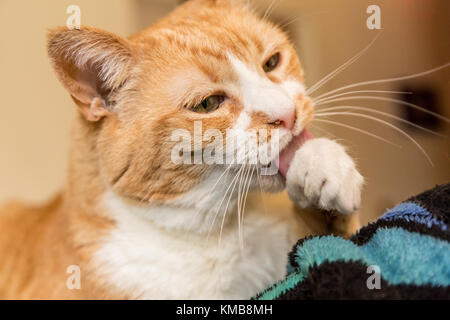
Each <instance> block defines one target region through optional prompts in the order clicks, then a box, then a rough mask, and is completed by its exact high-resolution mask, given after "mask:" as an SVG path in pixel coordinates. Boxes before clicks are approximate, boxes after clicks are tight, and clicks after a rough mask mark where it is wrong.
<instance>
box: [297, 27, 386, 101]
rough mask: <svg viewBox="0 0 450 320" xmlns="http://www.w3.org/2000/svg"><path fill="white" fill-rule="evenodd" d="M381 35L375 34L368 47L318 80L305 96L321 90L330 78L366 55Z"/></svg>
mask: <svg viewBox="0 0 450 320" xmlns="http://www.w3.org/2000/svg"><path fill="white" fill-rule="evenodd" d="M380 34H381V33H379V34H377V35H376V36H375V38H374V39H373V40H372V41H371V42H370V43H369V45H367V46H366V47H365V48H364V49H363V50H361V51H360V52H359V53H357V54H356V55H355V56H354V57H352V58H351V59H349V60H348V61H346V62H344V63H343V64H342V65H341V66H340V67H339V68H337V69H336V70H334V71H332V72H331V73H329V74H328V75H326V76H325V77H323V78H322V79H321V80H319V81H318V82H316V84H314V85H313V86H312V87H310V88H309V89H308V90H306V94H307V95H311V94H312V93H313V92H315V91H317V90H318V89H319V88H321V87H322V86H323V85H324V84H325V83H327V82H328V81H330V80H331V79H332V78H334V77H335V76H337V75H338V74H339V73H340V72H342V71H343V70H345V69H346V68H347V67H349V66H350V65H352V64H353V63H354V62H355V61H356V60H358V59H359V58H360V57H361V56H362V55H363V54H364V53H366V51H367V50H369V48H370V47H371V46H372V45H373V44H374V42H375V41H376V40H377V39H378V37H379V36H380Z"/></svg>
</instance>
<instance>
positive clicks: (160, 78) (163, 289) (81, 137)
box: [0, 0, 363, 299]
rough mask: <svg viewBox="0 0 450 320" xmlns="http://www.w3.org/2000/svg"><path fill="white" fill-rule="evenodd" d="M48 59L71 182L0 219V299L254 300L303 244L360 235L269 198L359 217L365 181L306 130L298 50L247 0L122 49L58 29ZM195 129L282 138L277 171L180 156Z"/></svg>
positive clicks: (99, 36)
mask: <svg viewBox="0 0 450 320" xmlns="http://www.w3.org/2000/svg"><path fill="white" fill-rule="evenodd" d="M48 52H49V55H50V58H51V61H52V65H53V67H54V68H55V70H56V74H57V76H58V78H59V79H60V81H61V82H62V84H63V85H64V87H65V88H66V89H67V90H68V91H69V93H70V94H71V96H72V98H73V101H74V102H75V104H76V105H77V107H78V110H79V115H78V117H77V119H76V122H75V126H74V128H73V134H72V146H71V153H70V162H69V170H68V178H67V184H66V185H65V188H64V190H63V191H62V192H61V193H60V195H59V196H57V197H56V198H55V199H54V200H53V201H52V202H51V203H50V204H49V205H47V206H45V207H28V206H24V205H22V204H10V205H8V206H6V207H5V208H4V209H2V211H1V214H0V259H1V261H2V263H1V264H0V298H3V299H5V298H6V299H16V298H18V299H30V298H31V299H81V298H85V299H109V298H120V299H138V298H141V299H202V298H206V299H216V298H217V299H219V298H224V299H238V298H242V299H246V298H250V297H251V296H253V295H254V294H256V293H257V292H258V291H260V290H262V289H264V288H265V287H267V286H269V285H271V284H273V283H274V282H276V281H277V280H279V279H281V278H282V277H283V276H284V275H285V266H286V263H287V253H288V251H289V250H290V248H291V246H292V245H293V244H294V243H295V241H296V240H297V239H298V238H299V237H302V236H306V235H310V234H324V233H329V232H337V233H340V234H344V235H347V234H349V233H351V232H353V231H354V230H355V228H357V218H356V216H354V215H340V216H338V217H335V218H331V219H330V218H328V217H327V216H326V215H324V214H323V213H321V212H319V211H314V210H302V211H299V210H291V209H289V210H287V209H286V206H283V203H281V202H271V203H264V201H261V198H260V195H259V193H260V190H262V191H264V192H278V191H282V190H283V189H284V188H285V187H286V188H287V191H288V194H289V195H290V198H291V200H292V201H293V202H294V203H295V204H297V206H298V207H303V208H306V207H316V208H321V209H326V210H336V211H340V212H342V213H344V214H349V213H352V212H354V211H355V210H356V209H357V208H358V206H359V201H360V189H361V185H362V182H363V179H362V177H361V175H360V174H359V173H358V172H357V170H356V169H355V165H354V163H353V161H352V160H351V159H350V158H349V157H348V156H347V154H346V153H345V151H344V149H343V148H342V147H341V146H339V145H338V144H336V143H335V142H333V141H330V140H327V139H320V138H316V139H314V138H313V137H312V136H311V134H310V133H309V132H308V131H307V129H306V127H307V126H308V124H309V123H310V122H311V120H312V116H313V105H312V103H311V101H310V99H309V98H308V97H307V96H305V89H304V86H303V84H302V83H303V71H302V68H301V65H300V63H299V60H298V58H297V55H296V53H295V51H294V49H293V47H292V45H291V43H290V41H289V40H288V38H287V36H286V35H285V34H284V33H283V32H282V31H281V30H280V29H279V28H278V27H276V26H274V25H273V24H271V23H269V22H267V21H263V20H262V19H260V18H258V17H257V16H256V15H255V14H254V13H253V12H252V11H251V10H250V9H249V8H247V6H246V5H245V4H243V3H241V1H229V0H215V1H214V0H191V1H188V2H187V3H186V4H184V5H182V6H180V7H179V8H178V9H176V10H175V11H174V12H173V13H172V14H170V15H169V16H168V17H166V18H165V19H163V20H161V21H159V22H158V23H156V24H155V25H154V26H152V27H150V28H148V29H146V30H144V31H142V32H140V33H138V34H137V35H134V36H132V37H130V38H128V39H123V38H120V37H118V36H116V35H113V34H110V33H107V32H104V31H101V30H98V29H94V28H88V27H83V28H81V30H69V29H66V28H59V29H55V30H53V31H51V32H50V34H49V37H48ZM195 122H201V125H202V129H201V130H202V132H201V133H203V134H204V133H205V132H207V130H211V129H215V130H218V131H219V132H221V133H223V134H224V135H225V134H231V135H235V136H239V137H240V138H241V139H243V140H240V141H246V140H248V139H250V137H249V136H250V134H249V132H250V129H264V130H267V131H268V132H269V134H268V141H266V146H268V144H269V143H270V142H271V141H270V140H273V139H275V137H274V133H275V131H274V130H277V131H276V132H278V133H279V145H280V148H281V150H282V151H281V153H280V154H279V155H278V154H277V155H276V156H277V157H278V156H279V172H277V173H276V174H275V175H262V174H260V169H263V167H262V166H259V165H248V164H246V163H243V164H233V163H232V164H206V163H196V164H188V163H177V162H174V161H173V152H172V151H173V150H174V148H175V147H176V145H177V144H178V142H177V141H174V139H172V138H173V136H172V135H173V132H174V131H176V130H180V129H182V130H184V132H188V133H190V134H192V135H195V132H194V131H195V126H194V123H195ZM247 135H248V136H247ZM258 138H260V137H258ZM204 142H205V141H203V142H201V143H200V150H204V149H205V148H206V147H205V145H204ZM241 147H242V145H241V144H238V145H236V146H235V149H234V150H233V152H234V151H239V149H240V148H241ZM253 151H254V150H253ZM194 153H195V152H194ZM190 157H191V155H189V158H190ZM266 167H267V166H265V167H264V168H266ZM247 190H248V191H249V192H250V193H255V194H256V196H252V195H250V197H249V199H248V201H247V204H246V206H245V210H244V205H243V202H244V200H245V199H244V198H245V193H246V191H247ZM255 191H256V192H255ZM283 199H284V198H283ZM292 207H293V206H292ZM244 214H245V215H244ZM69 266H77V267H79V270H80V273H79V275H78V276H79V284H80V286H79V287H75V288H74V287H72V286H70V283H68V278H69V276H70V274H68V273H66V271H67V270H68V267H69Z"/></svg>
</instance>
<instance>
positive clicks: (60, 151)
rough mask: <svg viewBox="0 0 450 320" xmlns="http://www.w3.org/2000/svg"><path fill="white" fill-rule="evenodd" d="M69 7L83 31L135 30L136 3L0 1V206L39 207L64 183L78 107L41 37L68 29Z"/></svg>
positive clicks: (115, 0) (106, 0)
mask: <svg viewBox="0 0 450 320" xmlns="http://www.w3.org/2000/svg"><path fill="white" fill-rule="evenodd" d="M71 4H77V5H79V6H80V7H81V12H82V23H83V24H86V25H92V26H97V27H100V28H103V29H106V30H109V31H112V32H116V33H118V34H121V35H124V36H125V35H129V34H131V33H132V32H134V31H135V30H136V26H135V18H134V16H135V15H136V12H137V10H136V8H135V7H134V5H135V2H134V1H127V0H95V1H88V0H84V1H74V0H69V1H66V0H39V1H28V0H27V1H25V0H19V1H17V0H6V1H5V0H2V1H0V39H1V40H0V43H1V50H0V70H1V77H0V92H1V102H0V110H1V117H0V152H1V153H0V202H3V201H5V200H8V199H11V198H21V199H27V200H31V201H42V200H44V199H46V198H48V197H49V196H51V195H52V194H53V193H54V192H55V191H56V190H57V189H58V188H59V187H60V186H61V185H62V184H63V182H64V177H65V168H66V161H67V154H68V142H69V131H70V127H71V123H72V119H73V116H74V112H75V107H74V106H73V103H72V101H71V99H70V97H69V95H68V94H67V93H66V91H65V90H64V89H63V88H62V86H61V85H60V84H59V83H58V81H57V80H56V77H55V75H54V74H53V71H52V70H51V68H50V65H49V63H48V59H47V56H46V49H45V34H46V30H47V29H48V28H50V27H54V26H59V25H65V23H66V19H67V17H68V15H67V14H66V8H67V7H68V6H69V5H71Z"/></svg>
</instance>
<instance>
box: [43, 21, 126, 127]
mask: <svg viewBox="0 0 450 320" xmlns="http://www.w3.org/2000/svg"><path fill="white" fill-rule="evenodd" d="M47 50H48V54H49V56H50V60H51V63H52V65H53V68H54V69H55V71H56V74H57V76H58V78H59V80H60V81H61V82H62V84H63V85H64V87H65V88H66V89H67V90H68V91H69V93H70V94H71V96H72V98H73V100H74V101H75V103H76V104H77V105H78V107H79V109H80V112H81V113H82V114H83V116H84V117H85V118H86V119H87V120H89V121H98V120H100V119H101V118H103V117H104V116H106V115H107V114H109V113H110V112H111V111H112V108H113V106H114V101H112V100H110V98H111V96H112V95H113V93H114V92H115V91H116V90H118V89H119V88H120V87H121V86H122V85H123V84H124V83H125V82H126V81H127V79H128V78H129V76H130V74H131V69H132V67H133V63H134V61H133V60H134V56H133V52H132V49H131V47H130V44H129V43H128V42H127V40H125V39H122V38H120V37H118V36H116V35H114V34H111V33H109V32H106V31H102V30H99V29H95V28H89V27H82V28H81V29H73V30H70V29H68V28H65V27H61V28H56V29H53V30H50V32H49V33H48V42H47Z"/></svg>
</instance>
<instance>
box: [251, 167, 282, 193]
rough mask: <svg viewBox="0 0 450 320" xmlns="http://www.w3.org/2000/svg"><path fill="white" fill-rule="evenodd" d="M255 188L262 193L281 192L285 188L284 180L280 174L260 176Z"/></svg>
mask: <svg viewBox="0 0 450 320" xmlns="http://www.w3.org/2000/svg"><path fill="white" fill-rule="evenodd" d="M255 187H256V188H258V189H259V188H260V189H261V190H262V191H263V192H269V193H277V192H281V191H283V190H284V189H285V187H286V179H285V178H284V177H283V175H282V174H281V173H280V172H278V173H277V174H275V175H260V176H259V181H256V186H255Z"/></svg>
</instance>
